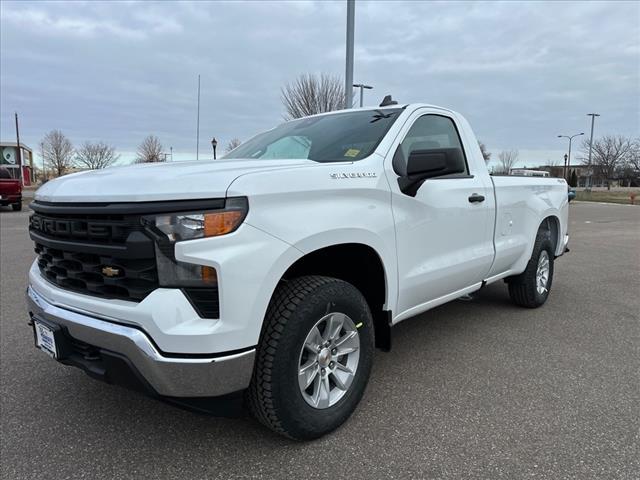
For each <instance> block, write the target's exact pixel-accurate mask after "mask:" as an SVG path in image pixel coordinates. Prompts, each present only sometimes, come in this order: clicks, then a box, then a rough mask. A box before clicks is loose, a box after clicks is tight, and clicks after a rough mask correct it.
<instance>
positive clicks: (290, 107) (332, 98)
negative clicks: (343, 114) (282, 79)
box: [280, 73, 344, 120]
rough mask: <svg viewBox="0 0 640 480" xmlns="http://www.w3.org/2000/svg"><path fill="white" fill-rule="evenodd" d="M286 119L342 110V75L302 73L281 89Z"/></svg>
mask: <svg viewBox="0 0 640 480" xmlns="http://www.w3.org/2000/svg"><path fill="white" fill-rule="evenodd" d="M280 98H281V99H282V103H283V105H284V108H285V110H286V112H287V113H286V114H285V116H284V117H285V119H286V120H291V119H293V118H300V117H305V116H307V115H315V114H316V113H323V112H331V111H333V110H340V109H341V108H342V106H343V104H344V85H343V81H342V79H341V78H340V77H337V76H333V75H328V74H326V73H323V74H321V75H313V74H310V73H307V74H303V75H300V76H299V77H298V78H297V79H296V80H294V81H293V82H292V83H287V84H286V85H285V86H284V87H283V88H282V89H281V90H280Z"/></svg>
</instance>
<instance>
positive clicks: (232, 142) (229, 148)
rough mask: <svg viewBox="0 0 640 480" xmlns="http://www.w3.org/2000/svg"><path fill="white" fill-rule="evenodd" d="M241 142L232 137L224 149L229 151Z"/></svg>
mask: <svg viewBox="0 0 640 480" xmlns="http://www.w3.org/2000/svg"><path fill="white" fill-rule="evenodd" d="M241 143H242V142H241V141H240V139H239V138H235V137H234V138H232V139H231V140H229V143H227V146H226V148H225V149H224V151H225V152H226V153H229V152H230V151H231V150H233V149H234V148H237V147H239V146H240V144H241Z"/></svg>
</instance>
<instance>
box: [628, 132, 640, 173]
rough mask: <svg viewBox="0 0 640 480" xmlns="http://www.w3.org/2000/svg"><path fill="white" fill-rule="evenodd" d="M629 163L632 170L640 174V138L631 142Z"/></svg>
mask: <svg viewBox="0 0 640 480" xmlns="http://www.w3.org/2000/svg"><path fill="white" fill-rule="evenodd" d="M627 163H629V165H630V166H631V168H632V169H633V170H634V171H635V172H637V173H638V174H640V138H636V139H635V140H633V142H631V150H630V151H629V156H628V158H627Z"/></svg>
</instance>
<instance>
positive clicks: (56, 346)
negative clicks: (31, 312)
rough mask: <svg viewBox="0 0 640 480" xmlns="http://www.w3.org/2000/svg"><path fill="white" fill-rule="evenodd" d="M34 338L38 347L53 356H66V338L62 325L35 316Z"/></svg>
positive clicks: (59, 357) (57, 357)
mask: <svg viewBox="0 0 640 480" xmlns="http://www.w3.org/2000/svg"><path fill="white" fill-rule="evenodd" d="M33 339H34V342H35V346H36V348H38V349H39V350H42V351H43V352H44V353H46V354H47V355H49V356H50V357H51V358H54V359H56V360H60V359H62V358H63V357H64V356H65V355H64V352H65V350H66V339H65V338H64V334H63V331H62V327H61V326H60V325H57V324H55V323H51V322H47V321H46V320H42V319H41V318H38V317H35V316H34V317H33Z"/></svg>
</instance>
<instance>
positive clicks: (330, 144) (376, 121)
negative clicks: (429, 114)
mask: <svg viewBox="0 0 640 480" xmlns="http://www.w3.org/2000/svg"><path fill="white" fill-rule="evenodd" d="M401 111H402V109H400V108H395V109H384V110H358V111H350V112H344V113H336V114H332V115H321V116H318V117H307V118H301V119H300V120H294V121H291V122H287V123H283V124H282V125H280V126H278V127H276V128H274V129H272V130H269V131H267V132H264V133H261V134H259V135H257V136H255V137H253V138H252V139H251V140H249V141H247V142H246V143H243V144H242V145H240V146H239V147H238V148H236V149H235V150H233V151H232V152H230V153H228V154H227V155H226V156H225V157H224V158H225V159H227V158H265V159H266V158H268V159H274V158H275V159H294V158H295V159H300V158H306V159H309V160H314V161H316V162H344V161H353V160H360V159H361V158H365V157H367V156H369V155H371V153H373V151H374V150H375V149H376V147H377V146H378V144H379V143H380V141H381V140H382V138H383V137H384V136H385V134H386V133H387V132H388V131H389V128H390V127H391V125H393V122H395V120H396V118H398V116H399V115H400V112H401Z"/></svg>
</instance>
